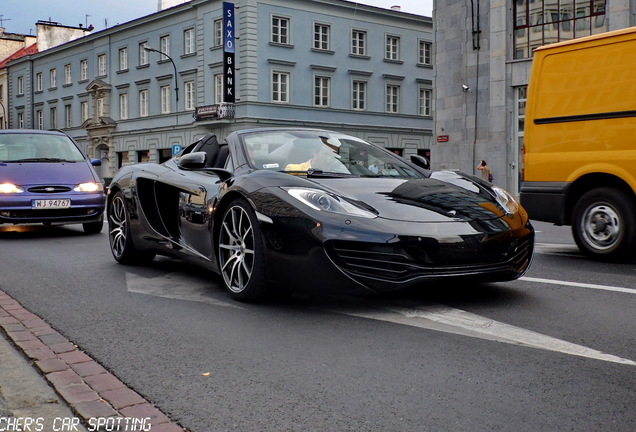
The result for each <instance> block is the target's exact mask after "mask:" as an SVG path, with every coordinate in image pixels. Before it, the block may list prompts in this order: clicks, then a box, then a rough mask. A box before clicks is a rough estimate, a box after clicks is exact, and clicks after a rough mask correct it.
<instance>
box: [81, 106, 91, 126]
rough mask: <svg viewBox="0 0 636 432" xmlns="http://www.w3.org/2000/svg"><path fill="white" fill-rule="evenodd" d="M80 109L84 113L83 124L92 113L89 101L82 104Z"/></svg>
mask: <svg viewBox="0 0 636 432" xmlns="http://www.w3.org/2000/svg"><path fill="white" fill-rule="evenodd" d="M80 109H81V111H82V123H84V122H85V121H86V120H88V118H89V116H90V113H89V111H88V101H82V102H80Z"/></svg>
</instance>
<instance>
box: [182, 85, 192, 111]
mask: <svg viewBox="0 0 636 432" xmlns="http://www.w3.org/2000/svg"><path fill="white" fill-rule="evenodd" d="M184 86H185V109H186V110H193V109H194V81H186V82H185V83H184Z"/></svg>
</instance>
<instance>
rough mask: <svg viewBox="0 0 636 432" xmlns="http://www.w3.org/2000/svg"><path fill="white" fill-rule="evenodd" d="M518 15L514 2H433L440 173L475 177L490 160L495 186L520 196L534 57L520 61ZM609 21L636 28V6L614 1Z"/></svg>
mask: <svg viewBox="0 0 636 432" xmlns="http://www.w3.org/2000/svg"><path fill="white" fill-rule="evenodd" d="M512 11H513V5H512V0H472V1H457V0H436V2H435V3H434V10H433V19H434V22H435V36H434V44H433V45H434V47H435V50H436V52H435V58H436V62H435V71H436V74H435V106H436V110H435V126H434V135H435V138H436V139H435V142H434V143H433V144H432V146H431V147H432V148H431V153H432V167H433V168H434V169H454V170H461V171H464V172H467V173H471V174H476V172H477V171H476V167H477V165H478V163H479V161H480V160H482V159H485V160H486V161H487V162H488V165H489V166H490V167H491V168H492V169H493V171H494V174H495V183H496V184H498V185H501V186H503V187H505V188H507V189H509V190H510V191H512V192H513V193H517V191H518V187H519V185H520V173H521V169H522V163H523V161H522V150H521V146H522V133H523V121H522V119H520V118H519V113H521V114H522V113H523V100H521V101H519V100H518V95H519V89H520V88H523V87H525V86H527V84H528V82H529V78H530V70H531V67H532V59H531V58H523V59H514V58H513V57H514V52H513V51H514V50H513V29H514V27H513V25H514V20H513V15H512ZM606 19H607V30H617V29H621V28H625V27H630V26H634V25H636V3H634V2H633V1H631V2H630V0H607V7H606ZM473 31H476V32H479V33H477V34H476V35H475V34H474V33H473ZM462 84H466V85H468V87H469V90H468V91H464V90H463V89H462ZM520 124H521V125H520ZM520 136H521V138H520ZM446 138H447V140H446ZM440 141H443V142H440Z"/></svg>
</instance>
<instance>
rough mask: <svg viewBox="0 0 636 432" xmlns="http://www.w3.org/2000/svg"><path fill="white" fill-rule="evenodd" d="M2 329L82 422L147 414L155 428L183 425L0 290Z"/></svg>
mask: <svg viewBox="0 0 636 432" xmlns="http://www.w3.org/2000/svg"><path fill="white" fill-rule="evenodd" d="M0 329H3V330H4V332H5V333H6V335H7V339H8V340H10V341H13V343H14V344H15V345H16V346H17V347H18V348H19V350H22V352H23V353H24V354H25V355H26V356H27V358H28V359H29V360H30V361H31V362H32V363H33V364H34V365H35V367H36V368H37V369H38V370H39V371H40V372H41V374H42V375H43V376H44V378H46V379H47V380H48V382H49V383H50V384H51V385H52V386H53V388H54V389H55V390H56V392H57V393H58V394H59V395H60V397H61V398H62V399H63V400H65V401H66V402H67V403H68V405H69V406H70V407H71V409H72V410H73V411H74V412H75V413H76V414H77V416H78V417H79V418H80V419H83V420H84V422H87V421H88V420H89V419H91V418H97V417H100V418H101V417H126V418H134V419H149V420H148V421H147V423H148V424H149V425H150V426H151V429H150V430H151V432H184V431H185V429H183V428H182V427H180V426H179V425H178V424H176V423H174V422H172V421H171V420H170V419H169V418H168V417H167V416H166V415H165V414H163V413H162V412H161V411H159V410H158V409H157V408H156V407H154V406H153V405H152V404H151V403H149V402H148V401H147V400H146V399H144V398H143V397H142V396H140V395H139V394H138V393H136V392H135V391H133V390H131V389H129V388H128V387H127V386H126V385H125V384H124V383H122V382H121V381H120V380H119V379H117V377H115V376H114V375H113V374H111V373H110V372H108V371H107V370H106V369H104V368H103V367H102V366H101V365H99V364H98V363H97V362H95V361H94V360H93V359H92V358H91V357H89V356H88V355H87V354H86V353H84V352H83V351H81V350H80V348H79V347H77V346H76V345H74V344H73V343H71V342H70V341H68V340H67V339H66V338H65V337H64V336H62V335H61V334H60V333H58V332H57V331H56V330H55V329H53V328H52V327H51V326H49V325H48V324H47V323H46V322H45V321H44V320H42V319H41V318H40V317H38V316H37V315H35V314H33V313H31V312H29V311H28V310H26V309H25V308H24V307H22V305H21V304H20V303H18V302H17V301H16V300H14V299H13V298H12V297H10V296H9V295H8V294H6V293H5V292H4V291H2V290H0ZM0 336H3V335H2V334H1V332H0ZM1 411H2V410H1V409H0V412H1Z"/></svg>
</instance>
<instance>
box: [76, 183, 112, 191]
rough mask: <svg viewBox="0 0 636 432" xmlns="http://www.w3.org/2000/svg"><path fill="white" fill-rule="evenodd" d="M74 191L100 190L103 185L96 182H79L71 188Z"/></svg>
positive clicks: (102, 188)
mask: <svg viewBox="0 0 636 432" xmlns="http://www.w3.org/2000/svg"><path fill="white" fill-rule="evenodd" d="M73 190H74V191H75V192H101V191H103V190H104V185H103V184H101V183H96V182H88V183H80V184H78V185H77V186H75V187H74V188H73Z"/></svg>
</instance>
